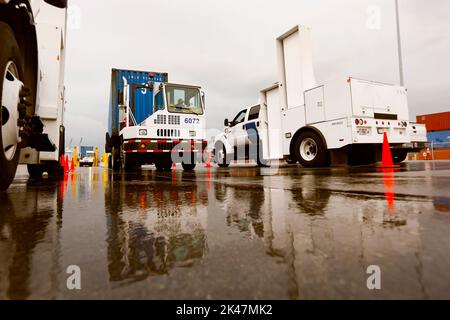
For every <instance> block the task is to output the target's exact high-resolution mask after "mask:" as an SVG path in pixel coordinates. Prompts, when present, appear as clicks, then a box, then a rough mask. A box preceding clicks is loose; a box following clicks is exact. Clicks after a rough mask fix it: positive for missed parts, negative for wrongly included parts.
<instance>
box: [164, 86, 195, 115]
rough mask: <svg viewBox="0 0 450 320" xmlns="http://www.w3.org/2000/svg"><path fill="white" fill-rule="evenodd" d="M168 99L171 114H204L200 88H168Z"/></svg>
mask: <svg viewBox="0 0 450 320" xmlns="http://www.w3.org/2000/svg"><path fill="white" fill-rule="evenodd" d="M166 98H167V107H168V110H169V112H177V113H189V114H203V108H202V100H201V96H200V90H199V89H198V88H189V87H177V86H167V87H166Z"/></svg>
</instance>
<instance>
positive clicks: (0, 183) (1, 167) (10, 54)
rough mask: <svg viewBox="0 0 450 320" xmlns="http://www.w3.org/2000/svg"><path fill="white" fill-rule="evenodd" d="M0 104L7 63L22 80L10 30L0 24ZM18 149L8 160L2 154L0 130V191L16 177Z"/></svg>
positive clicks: (20, 68)
mask: <svg viewBox="0 0 450 320" xmlns="http://www.w3.org/2000/svg"><path fill="white" fill-rule="evenodd" d="M0 43H1V45H0V102H1V101H2V97H3V92H2V91H3V80H4V74H5V71H6V66H7V64H8V62H10V61H12V62H14V64H15V65H16V68H17V72H18V76H19V78H20V79H23V70H22V68H23V67H22V66H23V59H22V56H21V54H20V49H19V46H18V44H17V41H16V38H15V36H14V33H13V31H12V30H11V28H10V27H9V26H8V25H7V24H6V23H3V22H0ZM0 108H1V109H2V110H0V123H1V124H2V125H3V119H2V118H3V112H2V111H3V108H2V106H0ZM19 156H20V147H19V145H17V147H16V150H15V154H14V155H13V156H12V157H11V159H8V158H7V157H6V155H5V153H4V147H3V138H2V130H0V172H1V174H0V191H3V190H6V189H7V188H8V187H9V185H10V184H11V182H12V181H13V179H14V176H15V175H16V170H17V165H18V163H19Z"/></svg>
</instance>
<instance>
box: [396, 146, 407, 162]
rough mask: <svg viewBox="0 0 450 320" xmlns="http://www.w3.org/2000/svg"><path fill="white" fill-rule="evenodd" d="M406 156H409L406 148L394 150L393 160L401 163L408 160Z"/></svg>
mask: <svg viewBox="0 0 450 320" xmlns="http://www.w3.org/2000/svg"><path fill="white" fill-rule="evenodd" d="M406 157H408V152H407V151H406V150H400V149H397V150H395V149H394V150H392V160H393V161H394V163H401V162H403V161H405V160H406Z"/></svg>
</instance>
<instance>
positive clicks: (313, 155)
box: [294, 131, 329, 168]
mask: <svg viewBox="0 0 450 320" xmlns="http://www.w3.org/2000/svg"><path fill="white" fill-rule="evenodd" d="M294 156H295V159H298V161H299V162H300V164H301V165H302V166H304V167H307V168H310V167H321V166H326V165H328V161H329V160H328V158H329V157H328V150H327V149H326V148H325V144H324V142H323V140H322V138H321V137H320V136H319V134H317V133H316V132H314V131H305V132H303V133H301V134H300V135H299V137H298V138H297V140H296V141H295V146H294Z"/></svg>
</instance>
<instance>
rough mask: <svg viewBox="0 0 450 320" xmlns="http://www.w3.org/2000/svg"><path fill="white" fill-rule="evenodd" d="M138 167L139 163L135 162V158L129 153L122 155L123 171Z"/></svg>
mask: <svg viewBox="0 0 450 320" xmlns="http://www.w3.org/2000/svg"><path fill="white" fill-rule="evenodd" d="M138 167H139V163H138V162H137V160H136V158H135V157H134V156H133V155H131V154H125V155H124V165H123V168H124V169H125V171H133V170H137V169H138Z"/></svg>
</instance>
